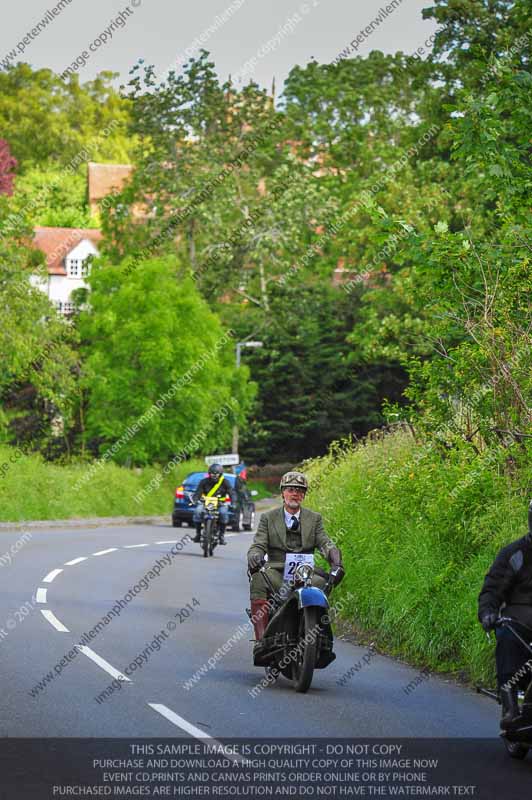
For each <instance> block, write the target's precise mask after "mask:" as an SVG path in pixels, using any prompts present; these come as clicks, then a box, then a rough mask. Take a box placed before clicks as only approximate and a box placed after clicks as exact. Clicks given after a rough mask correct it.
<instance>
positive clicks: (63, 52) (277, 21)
mask: <svg viewBox="0 0 532 800" xmlns="http://www.w3.org/2000/svg"><path fill="white" fill-rule="evenodd" d="M59 1H60V0H50V2H48V4H47V3H46V0H23V2H18V3H15V4H12V3H10V5H9V14H8V13H5V12H4V14H3V15H2V28H1V30H0V63H1V62H3V61H4V59H5V58H6V57H7V56H9V54H10V52H11V51H13V50H16V51H17V53H16V58H15V61H17V60H22V61H27V62H29V63H30V64H31V65H32V66H33V67H50V68H51V69H53V70H55V71H56V72H58V73H62V72H63V71H64V70H65V69H66V68H67V67H69V66H70V65H71V64H72V63H73V62H75V61H76V59H78V56H80V54H81V53H83V51H85V52H86V53H87V54H88V58H85V57H81V58H80V59H79V61H78V69H77V72H78V74H79V75H80V79H81V80H82V81H84V80H89V79H91V78H93V77H94V76H95V75H96V73H98V72H99V71H101V70H103V69H106V70H112V71H114V72H118V73H120V81H119V82H127V76H128V71H129V69H130V68H131V67H132V66H133V64H135V62H136V61H138V59H140V58H142V59H144V60H145V61H146V62H148V63H153V64H155V66H156V68H157V71H158V74H159V75H160V76H161V77H162V75H163V74H164V73H165V71H167V70H168V68H170V67H171V66H179V65H180V64H181V63H182V59H183V57H185V58H186V50H187V48H191V47H192V48H193V47H194V40H195V39H196V38H197V37H199V36H201V35H202V34H203V35H204V37H205V38H204V44H203V46H204V47H205V49H206V50H209V52H210V53H211V56H212V59H213V61H214V62H215V64H216V68H217V70H218V73H219V75H220V77H221V78H226V77H227V76H228V75H229V74H231V75H233V76H237V75H240V76H241V78H245V81H244V82H247V81H248V80H249V78H253V79H254V80H256V81H257V82H258V83H259V84H260V85H262V86H264V87H266V88H268V89H269V88H270V87H271V84H272V78H273V77H274V76H275V80H276V85H277V92H278V93H279V92H280V90H281V89H282V84H283V81H284V79H285V78H286V76H287V74H288V72H289V71H290V69H291V68H292V67H293V66H294V65H296V64H299V65H305V64H307V63H308V61H309V60H310V59H311V58H312V57H313V58H315V59H316V60H317V61H318V62H320V63H328V62H330V61H332V60H334V58H335V57H336V56H338V54H339V53H340V52H341V51H342V50H343V49H344V48H345V47H348V46H349V43H350V42H351V41H352V40H355V39H356V37H357V35H359V34H361V40H360V43H359V45H358V46H357V47H358V49H357V53H358V54H366V53H368V52H370V51H371V50H383V51H384V52H387V53H393V52H396V51H397V50H402V51H403V52H406V53H413V52H414V51H416V49H417V48H418V47H424V43H425V42H426V40H427V39H428V38H429V37H430V35H431V34H432V32H433V31H434V29H435V27H436V26H435V24H434V22H433V21H432V20H427V21H424V20H423V19H422V18H421V9H422V8H424V7H427V6H430V5H431V2H430V0H402V2H399V0H395V2H396V3H397V7H396V8H395V9H392V10H391V12H390V13H388V14H386V10H387V7H388V9H390V8H391V6H390V2H391V0H363V2H360V0H359V1H358V2H357V0H295V2H293V0H195V2H190V1H189V2H182V0H129V5H128V3H126V2H121V0H90V2H87V0H71V2H70V3H69V4H68V0H61V5H64V7H63V8H62V10H60V11H59V13H58V14H56V15H55V16H54V15H52V14H51V13H50V14H48V15H47V11H50V12H51V11H52V9H54V8H55V9H58V4H59ZM127 9H129V10H127ZM229 9H231V10H232V13H231V12H230V11H229ZM381 10H383V11H381ZM120 12H122V13H121V14H120ZM379 14H380V23H379V24H378V25H377V24H376V23H375V24H374V26H373V28H374V30H373V32H372V33H371V34H370V35H368V34H366V35H364V34H363V33H362V31H363V30H364V29H365V28H366V27H367V26H368V25H370V23H371V22H372V20H374V19H375V18H377V17H379ZM119 15H120V16H121V19H122V26H120V22H114V24H113V25H111V23H113V21H116V20H117V17H118V16H119ZM224 15H225V16H226V17H227V21H225V22H224V21H223V20H224ZM46 17H48V19H49V20H51V21H49V22H48V24H47V25H45V24H44V22H45V18H46ZM41 20H43V24H42V25H41V28H42V30H40V31H38V32H35V28H36V26H37V24H38V23H39V22H40V21H41ZM209 27H211V30H210V31H209ZM106 30H107V39H108V40H107V42H103V41H102V40H100V41H99V44H98V45H97V46H96V45H94V44H93V43H94V41H95V40H97V39H98V37H100V35H101V34H102V33H105V32H106ZM32 33H33V36H31V34H32ZM24 37H27V38H26V43H24ZM19 43H20V45H19ZM91 44H93V47H92V50H91V49H90V45H91ZM21 51H22V52H21ZM82 62H85V63H82Z"/></svg>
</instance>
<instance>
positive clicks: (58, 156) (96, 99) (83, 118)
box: [0, 63, 134, 172]
mask: <svg viewBox="0 0 532 800" xmlns="http://www.w3.org/2000/svg"><path fill="white" fill-rule="evenodd" d="M113 77H116V76H115V75H114V74H113V73H110V72H102V73H100V75H98V76H97V77H96V78H95V80H94V81H88V82H87V83H85V84H83V85H80V83H79V79H78V76H77V75H74V76H71V78H70V79H69V81H68V83H66V82H65V81H63V80H62V79H61V78H59V77H58V76H57V75H55V74H54V73H53V72H52V70H49V69H38V70H33V69H32V68H31V67H30V66H29V64H22V63H19V64H17V65H16V66H14V67H9V68H8V69H6V70H1V71H0V130H1V131H2V135H3V136H4V137H5V138H6V139H7V140H8V141H9V144H10V147H11V151H12V153H13V155H14V156H15V158H16V159H17V160H18V162H19V166H20V171H21V172H24V171H25V170H26V169H27V168H29V167H30V166H35V165H43V164H45V163H47V164H55V165H59V166H61V167H67V166H68V165H70V164H72V163H74V164H75V168H76V169H77V167H78V166H79V163H81V162H86V161H91V160H92V161H99V160H101V161H118V162H122V163H124V162H126V163H127V162H128V160H129V152H130V149H131V147H132V145H134V142H132V141H131V140H130V139H129V138H128V137H127V135H126V126H127V122H128V116H129V105H130V104H129V102H128V101H127V100H126V99H124V98H122V97H120V95H119V94H118V93H117V92H116V91H115V90H114V89H113V88H112V85H111V81H112V79H113Z"/></svg>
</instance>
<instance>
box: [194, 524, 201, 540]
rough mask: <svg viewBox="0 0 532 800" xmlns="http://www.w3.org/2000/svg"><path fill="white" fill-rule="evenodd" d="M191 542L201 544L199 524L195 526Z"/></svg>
mask: <svg viewBox="0 0 532 800" xmlns="http://www.w3.org/2000/svg"><path fill="white" fill-rule="evenodd" d="M192 541H193V542H201V522H200V523H198V524H197V525H196V535H195V537H194V538H193V539H192Z"/></svg>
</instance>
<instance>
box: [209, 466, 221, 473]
mask: <svg viewBox="0 0 532 800" xmlns="http://www.w3.org/2000/svg"><path fill="white" fill-rule="evenodd" d="M223 474H224V468H223V467H222V465H221V464H211V466H210V467H209V475H223Z"/></svg>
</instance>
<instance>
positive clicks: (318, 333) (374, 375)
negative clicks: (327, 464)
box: [235, 280, 405, 462]
mask: <svg viewBox="0 0 532 800" xmlns="http://www.w3.org/2000/svg"><path fill="white" fill-rule="evenodd" d="M357 316H358V313H357V307H356V306H355V304H354V303H353V302H352V299H351V298H350V297H349V296H348V295H347V294H346V293H345V292H343V291H342V290H341V289H335V288H332V287H330V286H328V285H327V284H325V285H324V284H323V283H321V282H320V281H318V280H316V281H315V282H314V284H309V283H308V282H306V283H304V284H301V283H298V284H297V285H295V286H294V285H288V286H286V287H284V288H281V287H278V288H277V290H276V291H275V292H274V293H272V298H271V317H270V319H271V322H272V323H273V324H270V325H268V324H265V325H264V326H263V327H262V328H261V329H258V331H257V334H256V335H257V336H259V337H260V340H261V341H262V342H263V347H261V348H260V349H257V350H254V351H253V354H252V355H251V356H250V357H249V361H248V363H249V367H250V371H251V375H252V377H253V379H254V380H255V381H256V382H257V384H258V387H259V389H258V397H257V406H258V408H257V410H256V412H255V414H254V417H255V419H256V420H257V421H256V422H255V423H254V424H252V425H251V426H250V428H249V429H248V430H247V431H246V432H245V433H244V434H243V437H242V452H243V453H244V454H245V456H246V458H247V459H253V460H258V461H261V462H264V461H268V460H275V461H284V460H290V461H299V460H301V459H302V458H310V457H312V456H316V455H322V454H323V453H325V452H326V450H327V446H328V445H329V444H330V442H331V441H333V440H334V439H339V438H342V437H344V436H350V435H354V436H363V435H364V434H366V433H367V432H368V431H369V430H371V429H372V428H375V427H377V426H379V425H381V424H382V422H383V417H382V416H381V414H380V411H379V408H380V405H381V404H382V401H383V400H384V399H385V398H387V399H388V400H390V401H392V402H394V401H397V400H399V399H400V395H401V392H402V390H403V389H404V386H405V376H404V373H403V372H402V370H400V369H396V370H395V371H391V370H387V369H386V368H384V369H383V367H382V366H381V365H379V364H371V365H367V366H363V367H361V368H359V367H357V366H356V365H354V364H353V363H352V362H351V358H350V356H351V348H350V347H349V345H348V344H347V341H346V338H347V335H348V334H349V332H350V331H351V330H352V327H353V325H354V324H355V323H356V321H357ZM248 324H249V320H248ZM240 325H242V322H240ZM237 326H238V322H237V321H236V320H235V328H237ZM237 330H238V328H237ZM240 333H244V331H243V330H241V331H240ZM240 333H239V335H240ZM243 338H245V337H243Z"/></svg>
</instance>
